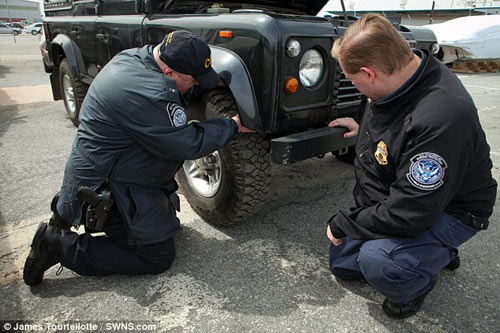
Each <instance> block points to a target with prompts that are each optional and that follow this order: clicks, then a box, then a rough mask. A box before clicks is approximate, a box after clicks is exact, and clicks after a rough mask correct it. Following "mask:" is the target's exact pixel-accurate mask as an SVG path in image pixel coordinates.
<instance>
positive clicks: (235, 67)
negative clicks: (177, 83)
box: [210, 45, 262, 132]
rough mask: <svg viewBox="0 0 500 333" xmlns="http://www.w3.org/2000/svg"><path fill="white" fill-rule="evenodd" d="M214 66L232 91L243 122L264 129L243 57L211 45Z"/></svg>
mask: <svg viewBox="0 0 500 333" xmlns="http://www.w3.org/2000/svg"><path fill="white" fill-rule="evenodd" d="M210 50H211V52H212V67H213V69H214V70H215V71H216V72H217V73H219V75H220V76H221V78H222V80H223V81H224V83H225V84H226V86H227V87H228V88H229V90H230V91H231V93H232V95H233V98H234V101H235V103H236V106H237V107H238V113H239V115H240V118H241V122H242V123H243V124H244V125H245V126H246V127H249V128H251V129H253V130H254V131H257V132H261V131H262V123H261V120H260V114H259V108H258V105H257V98H256V97H255V92H254V90H253V84H252V79H251V78H250V74H249V72H248V69H247V67H246V66H245V64H244V63H243V61H242V60H241V58H240V57H239V56H238V55H237V54H236V53H234V52H232V51H230V50H227V49H224V48H221V47H217V46H212V45H210Z"/></svg>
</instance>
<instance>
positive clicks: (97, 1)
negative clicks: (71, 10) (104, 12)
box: [94, 0, 101, 16]
mask: <svg viewBox="0 0 500 333" xmlns="http://www.w3.org/2000/svg"><path fill="white" fill-rule="evenodd" d="M94 4H95V14H96V15H97V16H99V15H101V0H95V1H94Z"/></svg>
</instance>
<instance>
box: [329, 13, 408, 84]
mask: <svg viewBox="0 0 500 333" xmlns="http://www.w3.org/2000/svg"><path fill="white" fill-rule="evenodd" d="M331 53H332V56H333V57H334V58H336V59H340V60H341V62H342V69H343V70H344V71H345V72H348V73H350V74H356V73H358V72H359V71H360V68H361V67H363V66H374V67H377V68H378V69H380V70H381V71H383V72H384V73H385V74H388V75H391V74H392V73H394V72H397V71H399V70H401V69H403V68H404V67H405V66H407V65H408V64H409V63H410V62H411V60H412V58H413V52H412V50H411V48H410V45H409V44H408V42H407V41H406V40H405V39H404V37H403V36H402V35H401V34H400V33H399V32H398V31H397V30H396V28H394V26H393V25H392V23H391V22H390V21H389V20H387V19H386V18H385V17H383V16H381V15H378V14H366V15H363V17H361V18H360V19H359V20H357V21H356V22H354V23H353V24H351V25H350V26H349V27H348V28H347V30H346V32H345V33H344V35H343V36H342V37H341V38H339V39H337V40H336V41H335V43H334V44H333V47H332V52H331Z"/></svg>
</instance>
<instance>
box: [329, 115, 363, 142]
mask: <svg viewBox="0 0 500 333" xmlns="http://www.w3.org/2000/svg"><path fill="white" fill-rule="evenodd" d="M328 126H330V127H345V128H347V130H348V132H347V133H345V134H344V139H347V138H350V137H353V136H356V135H357V134H358V130H359V125H358V123H357V122H356V121H355V120H354V119H353V118H337V119H335V120H333V121H331V122H330V123H329V124H328Z"/></svg>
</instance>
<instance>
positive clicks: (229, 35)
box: [219, 30, 233, 38]
mask: <svg viewBox="0 0 500 333" xmlns="http://www.w3.org/2000/svg"><path fill="white" fill-rule="evenodd" d="M219 37H222V38H233V32H232V31H228V30H221V31H219Z"/></svg>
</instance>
